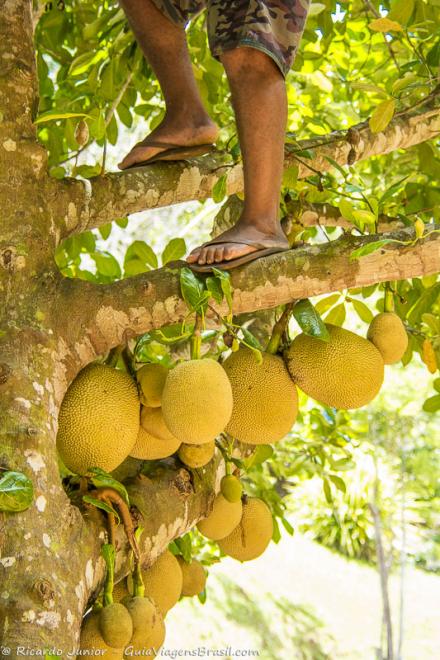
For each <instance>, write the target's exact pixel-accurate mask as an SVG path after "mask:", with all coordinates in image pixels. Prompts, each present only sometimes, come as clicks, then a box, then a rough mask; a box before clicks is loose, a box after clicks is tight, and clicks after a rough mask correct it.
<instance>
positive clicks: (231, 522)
mask: <svg viewBox="0 0 440 660" xmlns="http://www.w3.org/2000/svg"><path fill="white" fill-rule="evenodd" d="M197 528H198V530H199V532H200V533H201V534H202V535H203V536H205V538H207V539H210V540H211V541H217V543H218V546H219V548H220V550H222V552H224V553H225V554H226V555H229V556H230V557H233V558H234V559H238V560H239V561H250V560H251V559H256V558H257V557H259V556H260V555H262V554H263V552H264V551H265V550H266V548H267V546H268V545H269V542H270V540H271V538H272V534H273V521H272V514H271V512H270V510H269V508H268V506H267V504H266V503H265V502H263V500H261V499H259V498H257V497H247V496H243V497H242V487H241V483H240V481H239V480H238V479H237V478H236V477H234V476H233V475H227V476H225V477H223V479H222V482H221V485H220V492H219V493H218V495H217V496H216V497H215V500H214V504H213V507H212V510H211V512H210V514H209V515H208V516H207V518H204V519H203V520H200V522H199V523H198V524H197Z"/></svg>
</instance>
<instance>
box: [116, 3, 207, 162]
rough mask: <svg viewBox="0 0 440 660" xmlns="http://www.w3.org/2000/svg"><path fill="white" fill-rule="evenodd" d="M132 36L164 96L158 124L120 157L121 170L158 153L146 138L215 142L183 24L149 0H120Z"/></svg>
mask: <svg viewBox="0 0 440 660" xmlns="http://www.w3.org/2000/svg"><path fill="white" fill-rule="evenodd" d="M121 5H122V7H123V9H124V11H125V13H126V15H127V18H128V20H129V22H130V25H131V27H132V29H133V32H134V34H135V36H136V39H137V41H138V43H139V45H140V47H141V48H142V51H143V53H144V55H145V57H146V59H147V61H148V63H149V64H150V66H151V68H152V69H153V71H154V73H155V74H156V76H157V79H158V81H159V84H160V86H161V89H162V93H163V96H164V99H165V105H166V114H165V117H164V119H163V121H162V123H161V124H160V125H159V126H158V127H157V128H156V129H154V131H152V133H151V134H150V135H149V136H148V137H147V138H145V140H143V141H142V142H140V143H139V144H137V145H136V146H135V147H134V148H133V149H132V150H131V151H130V153H129V154H128V155H127V156H126V157H125V158H124V159H123V161H122V162H121V163H120V165H119V167H120V168H121V169H124V168H126V167H129V166H130V165H133V164H134V163H137V162H140V161H143V160H147V159H148V158H150V157H152V156H154V155H155V154H156V153H158V152H160V151H161V149H160V148H158V147H151V146H150V147H149V146H148V141H149V140H158V141H161V142H165V143H170V144H177V145H182V146H193V145H201V144H208V143H212V142H215V140H216V138H217V134H218V129H217V126H216V125H215V124H214V122H213V121H211V119H210V117H209V116H208V114H207V112H206V110H205V108H204V106H203V103H202V101H201V99H200V95H199V92H198V89H197V84H196V81H195V79H194V75H193V71H192V65H191V60H190V57H189V53H188V48H187V43H186V35H185V31H184V29H183V27H181V26H179V25H176V24H174V23H173V22H171V20H169V18H167V17H166V16H165V15H164V14H163V13H162V12H161V11H159V9H158V8H157V7H156V6H155V5H154V4H153V2H152V1H151V0H121Z"/></svg>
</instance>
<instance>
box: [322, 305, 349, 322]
mask: <svg viewBox="0 0 440 660" xmlns="http://www.w3.org/2000/svg"><path fill="white" fill-rule="evenodd" d="M344 321H345V305H344V303H340V304H339V305H336V307H333V309H332V310H331V311H330V312H329V313H328V314H327V316H326V317H325V322H326V323H331V324H332V325H340V326H341V325H343V323H344Z"/></svg>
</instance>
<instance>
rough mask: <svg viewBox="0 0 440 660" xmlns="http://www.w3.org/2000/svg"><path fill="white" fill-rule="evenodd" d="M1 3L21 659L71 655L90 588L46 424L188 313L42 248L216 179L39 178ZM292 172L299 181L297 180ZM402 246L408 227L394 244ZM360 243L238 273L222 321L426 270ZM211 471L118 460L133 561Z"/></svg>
mask: <svg viewBox="0 0 440 660" xmlns="http://www.w3.org/2000/svg"><path fill="white" fill-rule="evenodd" d="M0 3H1V4H0V9H1V11H0V34H1V35H2V39H1V40H0V62H1V65H0V69H1V74H2V75H1V76H0V93H1V98H2V108H1V109H2V113H4V117H3V121H1V122H0V201H1V204H2V218H1V236H0V296H1V303H2V304H1V308H0V467H1V468H3V469H6V470H17V471H21V472H23V473H24V474H26V475H27V476H28V477H29V478H30V479H31V481H32V483H33V486H34V499H33V502H32V504H31V506H30V508H29V509H28V510H27V511H24V512H22V513H9V514H6V513H0V643H1V644H2V645H3V646H4V647H8V648H10V649H11V652H10V656H11V657H12V658H14V657H18V656H19V655H22V654H21V653H20V652H19V651H18V650H17V647H19V646H21V647H23V646H25V647H27V648H29V649H31V650H33V651H34V652H35V651H38V650H40V651H42V650H43V649H45V648H46V649H52V648H54V647H55V649H61V650H62V651H64V652H67V651H70V650H71V649H73V648H74V647H75V645H76V644H77V642H78V637H79V630H80V623H81V618H82V615H83V613H84V610H85V608H86V606H87V603H89V602H90V600H93V598H95V597H96V595H97V594H98V593H99V591H100V590H101V588H102V584H103V577H104V562H103V560H102V559H101V558H100V548H101V545H102V543H103V542H104V541H105V539H106V534H105V528H104V520H103V517H102V515H101V514H100V513H97V512H96V511H94V510H89V509H87V508H85V507H84V506H83V505H82V504H81V501H80V498H79V497H78V493H73V494H72V499H71V498H69V497H68V496H67V495H66V493H65V490H64V488H63V484H62V483H61V479H60V475H59V471H58V461H57V454H56V432H57V417H58V410H59V406H60V403H61V401H62V398H63V395H64V393H65V391H66V389H67V387H68V385H69V383H70V382H71V380H72V379H73V378H74V377H75V375H76V374H77V373H78V371H79V370H80V369H81V368H82V367H83V366H85V365H86V364H87V363H89V362H90V361H91V360H94V359H95V358H96V357H97V356H98V355H101V354H104V353H106V352H107V351H108V350H109V349H111V348H112V347H113V346H115V345H118V344H120V343H123V342H125V341H126V340H127V339H128V338H129V337H133V336H135V335H139V334H141V333H143V332H146V331H148V330H149V329H151V328H153V327H160V326H161V325H164V324H167V323H174V322H176V321H178V320H180V319H182V318H183V316H185V315H186V313H187V309H186V307H185V305H184V303H183V301H182V299H181V295H180V289H179V278H178V275H176V273H175V272H173V271H172V270H171V269H165V270H158V271H155V272H153V273H150V274H148V275H145V276H144V275H142V276H139V277H134V278H130V279H128V280H125V281H123V282H117V283H115V284H113V285H109V286H95V285H91V284H90V283H87V282H79V281H69V280H65V279H63V278H62V277H61V276H60V274H59V273H58V271H57V270H56V268H55V265H54V260H53V253H54V250H55V247H56V245H57V244H58V243H59V241H60V240H61V239H62V237H63V236H66V235H69V234H71V233H75V232H79V231H81V230H83V229H86V228H90V227H96V226H99V225H100V224H102V223H103V222H107V221H109V220H111V219H114V218H115V217H117V216H119V215H122V214H124V215H125V214H126V213H129V212H134V211H135V210H140V209H143V208H147V207H150V208H151V207H153V206H158V205H165V204H170V203H174V202H176V201H182V200H185V199H194V198H197V197H198V198H201V197H203V196H204V197H206V196H209V195H210V194H211V188H212V184H213V183H214V182H215V181H216V180H217V178H218V176H219V172H217V173H215V172H214V169H215V168H214V166H213V163H212V162H211V161H210V160H209V159H208V160H207V161H205V165H203V166H200V167H198V166H196V165H190V166H187V165H169V166H167V165H161V166H157V167H155V168H153V170H151V169H148V168H146V169H145V171H143V172H141V173H139V172H137V173H136V172H130V173H125V174H122V173H120V174H112V175H108V176H106V177H102V178H99V179H96V180H94V181H92V182H91V183H88V182H81V181H76V180H65V181H55V180H53V179H50V178H49V176H48V174H47V169H46V163H47V158H46V153H45V151H44V149H43V148H42V147H41V146H40V145H39V144H38V142H37V140H36V135H35V127H34V124H33V119H34V118H35V113H36V109H37V106H38V98H37V79H36V70H35V57H34V47H33V37H32V14H31V2H30V0H0ZM437 101H438V99H436V98H434V97H433V98H430V99H428V100H427V102H426V104H425V106H426V107H425V106H424V107H422V108H418V110H417V111H411V112H409V113H408V114H406V115H405V116H402V117H398V118H397V119H396V120H395V121H394V122H393V124H392V125H390V127H389V129H387V131H386V134H384V135H381V136H375V137H373V136H371V134H370V133H369V131H368V128H367V127H366V126H361V127H359V130H360V132H361V140H360V146H359V152H358V157H359V159H360V158H366V157H368V156H369V155H372V154H373V153H376V154H378V153H381V150H382V152H386V151H389V150H390V149H392V148H398V147H405V146H408V145H411V144H416V143H417V142H420V141H423V140H424V139H428V137H433V136H434V135H437V134H438V133H439V132H440V121H439V109H438V103H437ZM344 136H345V134H341V135H339V134H338V135H336V136H333V138H334V144H336V146H334V145H333V147H331V148H330V151H328V147H326V146H325V144H323V145H321V147H320V146H319V145H318V147H317V149H316V153H317V158H318V159H320V160H319V164H320V166H322V168H323V169H326V168H328V167H329V164H328V162H327V161H326V160H325V155H326V154H330V152H331V154H332V156H333V157H334V158H335V159H336V160H338V162H345V160H346V156H347V150H348V148H349V145H348V144H347V143H346V140H345V137H344ZM315 146H316V145H315ZM344 159H345V160H344ZM214 161H215V159H214ZM294 161H295V154H292V153H290V154H288V156H287V157H286V166H289V165H291V164H292V162H294ZM210 163H211V164H210ZM217 164H218V163H217ZM214 165H216V163H215V162H214ZM314 165H316V163H314ZM203 168H207V169H206V170H203ZM301 168H302V169H301V172H300V176H305V175H307V168H306V167H304V166H301ZM224 171H228V186H229V190H230V191H234V190H239V189H240V188H241V179H242V177H241V169H240V166H234V167H232V168H231V167H226V169H225V170H224ZM220 173H221V172H220ZM321 212H322V209H320V210H319V212H318V217H320V215H319V214H320V213H321ZM333 215H335V213H333ZM309 220H310V218H309ZM393 229H394V226H393ZM409 237H411V233H410V232H408V230H403V232H402V233H398V234H396V235H394V238H401V239H402V238H403V239H405V240H407V239H408V238H409ZM372 240H375V239H374V237H373V236H371V237H362V238H354V237H345V238H342V239H341V240H340V241H338V242H337V243H334V244H329V245H325V246H310V247H308V248H305V249H304V250H302V251H298V252H294V251H291V252H289V253H286V254H285V255H281V256H277V257H274V258H270V259H267V260H261V261H260V262H259V263H256V264H251V265H250V266H248V267H246V268H245V269H242V270H241V271H240V272H238V273H236V274H234V276H233V284H234V288H235V290H234V313H235V314H243V313H249V312H255V311H257V310H262V309H268V308H275V307H276V306H278V305H280V304H283V303H287V302H291V301H292V300H294V299H297V298H303V297H307V296H309V295H316V294H318V293H325V292H327V291H332V290H335V289H338V290H340V289H343V288H346V287H351V286H363V285H366V284H371V283H373V282H378V281H383V280H386V279H399V278H406V277H415V276H422V275H426V274H430V273H432V272H436V270H438V263H439V255H440V238H439V237H438V235H437V234H433V235H432V236H431V237H430V238H429V239H427V240H422V241H419V242H417V244H415V245H413V246H412V247H408V246H404V247H402V246H400V247H399V246H398V245H394V246H393V247H391V248H390V249H387V250H381V251H379V252H377V253H374V254H373V255H370V256H368V257H367V258H365V259H362V260H360V261H352V260H351V259H350V255H351V252H352V250H353V249H354V248H356V247H359V244H360V243H362V242H366V243H368V242H369V241H372ZM220 311H223V310H220ZM221 467H222V464H221V463H220V462H218V461H215V462H213V464H211V465H210V466H209V467H207V468H205V469H201V470H198V471H197V472H192V473H191V474H190V473H189V472H188V471H186V470H184V469H182V468H181V467H179V464H177V463H176V462H175V461H174V460H172V459H171V460H169V461H166V462H165V463H164V469H163V470H162V471H161V472H158V473H157V474H155V475H151V478H149V479H147V478H145V477H137V476H136V473H137V468H138V464H137V463H136V462H133V461H127V463H126V464H125V465H123V466H121V468H120V470H119V473H120V474H121V475H122V476H121V479H124V482H125V483H126V485H127V490H128V492H129V495H130V498H131V502H132V505H133V507H134V510H133V512H134V513H135V515H136V516H137V518H138V519H139V522H140V525H141V526H142V527H143V528H144V530H145V531H144V534H143V537H142V541H141V550H142V553H143V559H144V561H145V562H146V563H151V562H152V561H153V560H154V558H155V557H156V556H157V555H158V554H159V553H160V552H162V551H163V550H164V549H165V548H166V547H167V545H168V544H169V542H170V541H171V540H172V539H174V538H176V537H177V536H180V535H181V534H183V533H184V532H186V531H187V530H189V529H191V528H192V527H194V525H195V524H196V522H197V521H198V520H199V519H200V518H202V517H204V516H206V515H207V513H208V512H209V509H210V506H211V504H212V501H213V498H214V494H215V492H216V490H218V486H219V478H220V477H221V474H222V470H221ZM73 502H74V503H75V505H74V504H73ZM129 558H130V557H129V548H128V545H127V542H126V541H125V539H124V537H123V535H122V532H121V531H120V530H119V531H118V535H117V558H116V571H117V578H118V579H119V578H120V577H122V576H123V575H125V574H126V573H127V572H128V570H129ZM5 655H6V654H5Z"/></svg>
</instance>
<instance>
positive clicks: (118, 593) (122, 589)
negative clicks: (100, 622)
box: [112, 578, 130, 603]
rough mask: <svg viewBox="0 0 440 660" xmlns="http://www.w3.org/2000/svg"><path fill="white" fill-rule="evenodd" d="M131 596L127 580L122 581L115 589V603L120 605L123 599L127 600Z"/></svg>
mask: <svg viewBox="0 0 440 660" xmlns="http://www.w3.org/2000/svg"><path fill="white" fill-rule="evenodd" d="M129 595H130V594H129V593H128V589H127V580H126V579H125V578H124V579H123V580H120V581H119V582H118V583H117V584H115V586H114V587H113V594H112V596H113V600H114V601H115V603H120V602H121V600H122V599H123V598H126V597H127V596H129Z"/></svg>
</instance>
